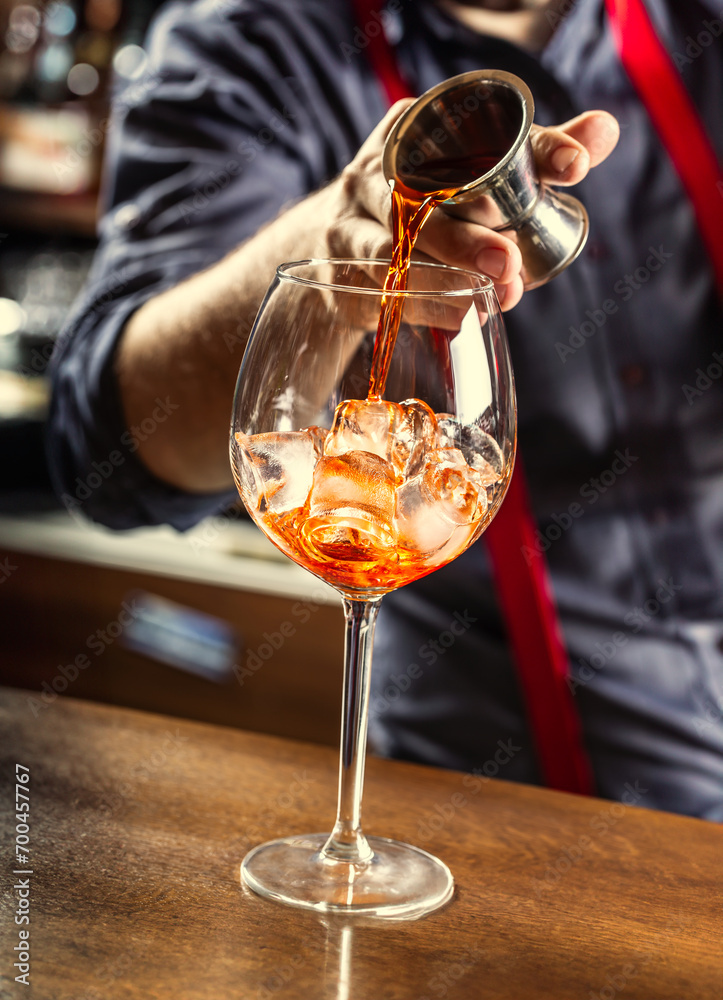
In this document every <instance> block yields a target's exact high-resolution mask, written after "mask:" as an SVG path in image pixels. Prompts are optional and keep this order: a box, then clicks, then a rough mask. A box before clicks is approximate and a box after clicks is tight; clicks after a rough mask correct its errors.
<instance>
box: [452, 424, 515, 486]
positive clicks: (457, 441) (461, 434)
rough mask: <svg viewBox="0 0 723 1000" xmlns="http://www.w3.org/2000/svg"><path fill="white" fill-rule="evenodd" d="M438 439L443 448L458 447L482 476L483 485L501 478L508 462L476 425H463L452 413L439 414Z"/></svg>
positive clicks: (496, 446)
mask: <svg viewBox="0 0 723 1000" xmlns="http://www.w3.org/2000/svg"><path fill="white" fill-rule="evenodd" d="M437 440H438V441H439V447H440V448H459V450H460V451H461V452H462V454H463V455H464V458H465V461H466V462H467V463H468V464H469V465H470V466H471V467H472V468H473V469H476V471H477V472H479V473H480V475H481V476H482V483H483V485H484V486H491V485H493V484H494V483H496V482H497V481H498V480H499V479H500V478H501V476H502V470H503V469H504V464H505V460H504V456H503V455H502V452H501V450H500V447H499V445H498V444H497V442H496V441H495V439H494V438H493V437H490V435H489V434H487V433H486V432H485V431H483V430H481V429H480V428H479V427H476V426H475V425H474V424H463V423H461V422H460V421H459V420H457V418H456V417H453V416H452V415H451V414H449V413H439V414H437Z"/></svg>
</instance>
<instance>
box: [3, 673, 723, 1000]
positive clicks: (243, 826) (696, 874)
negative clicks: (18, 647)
mask: <svg viewBox="0 0 723 1000" xmlns="http://www.w3.org/2000/svg"><path fill="white" fill-rule="evenodd" d="M27 697H28V694H27V693H23V692H19V691H9V690H8V691H4V692H2V699H1V700H0V705H1V708H0V731H1V732H2V757H3V765H2V779H3V784H2V788H1V789H0V796H1V799H0V801H1V802H2V805H1V807H0V813H1V815H2V828H3V830H2V841H1V842H2V845H3V852H4V858H5V872H6V873H11V871H12V858H13V853H12V852H13V851H14V843H15V815H14V809H13V808H12V806H13V804H14V791H13V783H14V780H15V765H16V764H21V765H23V766H25V767H28V768H29V769H30V770H29V774H30V784H29V786H28V787H29V796H30V817H31V821H30V824H29V825H30V834H29V836H30V851H29V852H28V856H29V857H30V858H31V859H32V872H33V874H32V875H31V876H28V877H29V878H30V888H31V894H30V911H29V916H30V923H29V925H28V928H29V931H30V945H31V948H30V952H31V963H30V965H31V971H30V983H31V985H30V987H29V988H28V987H26V986H23V985H21V984H18V983H16V982H14V979H13V975H14V974H15V973H14V970H12V969H11V965H12V962H13V961H14V959H13V958H12V956H13V947H14V945H16V944H17V943H18V927H17V926H16V925H15V922H14V918H13V914H14V913H15V910H16V908H17V905H18V901H17V898H16V895H15V892H14V890H13V888H12V886H13V883H12V882H11V881H9V879H10V878H12V875H11V874H9V875H8V878H6V880H5V893H4V897H3V920H2V939H1V941H0V969H1V970H2V988H1V989H2V996H3V998H5V997H8V998H13V1000H14V998H15V997H30V998H33V1000H131V998H132V1000H167V998H168V1000H170V998H174V1000H236V998H239V1000H240V998H243V1000H247V998H248V1000H270V998H279V1000H301V998H304V1000H306V998H324V1000H326V998H333V1000H367V998H368V1000H392V998H394V1000H396V998H400V1000H401V998H404V1000H425V998H426V1000H432V998H445V1000H455V998H468V997H469V998H478V997H479V998H484V1000H487V998H489V1000H498V998H499V1000H503V998H504V1000H536V998H554V1000H590V998H595V1000H598V998H599V1000H613V998H620V1000H720V997H721V996H723V958H722V957H721V941H722V938H723V934H722V933H721V932H722V920H721V913H722V907H721V904H722V903H723V877H722V875H721V857H722V846H723V835H722V833H721V829H720V828H719V827H718V826H715V825H713V824H709V823H705V822H703V821H699V820H693V819H686V818H681V817H676V816H672V815H670V814H664V813H653V812H651V811H648V810H645V809H642V808H639V807H635V806H623V805H620V804H614V803H610V802H606V801H602V800H599V799H583V798H577V797H574V796H569V795H563V794H559V793H553V792H550V791H546V790H543V789H535V788H529V787H525V786H521V785H513V784H509V783H506V782H503V781H495V780H488V781H482V780H480V779H477V778H475V777H474V776H471V775H467V776H465V775H462V774H459V773H456V772H450V771H441V770H434V769H430V768H423V767H418V766H415V765H410V764H402V763H393V762H389V761H381V760H374V759H371V760H370V761H369V763H368V768H367V785H366V795H365V808H364V816H365V830H366V832H367V833H370V834H372V833H373V834H379V835H383V836H391V837H395V838H398V839H401V840H408V841H410V842H412V843H416V844H418V845H420V846H423V847H425V848H427V849H428V850H431V851H432V852H434V853H436V854H438V855H439V856H440V857H441V858H443V859H444V860H445V861H446V862H447V863H448V864H449V866H450V868H451V869H452V872H453V873H454V875H455V879H456V885H457V889H456V893H455V897H454V899H453V900H452V902H451V903H450V904H449V905H448V906H447V907H445V908H444V909H443V910H440V911H438V912H437V913H435V914H432V915H430V916H428V917H426V918H424V919H422V920H418V921H414V922H395V923H389V922H386V923H385V922H382V921H369V920H367V921H366V922H362V921H355V920H343V919H323V918H320V917H317V916H316V915H314V914H309V913H304V912H303V911H299V910H294V909H290V908H286V907H283V906H280V905H276V904H273V903H270V902H267V901H265V900H262V899H259V898H257V897H256V896H254V895H253V894H252V893H250V892H249V891H247V890H245V889H244V888H242V887H241V885H240V882H239V862H240V861H241V859H242V857H243V856H244V854H245V852H246V851H247V850H248V849H249V848H250V847H252V846H254V845H255V844H257V843H259V842H260V841H262V840H266V839H270V838H273V837H276V836H279V835H285V834H291V833H304V832H312V831H315V832H316V831H322V830H326V829H328V828H329V827H330V824H331V822H332V819H333V811H334V797H335V786H336V755H335V753H334V751H332V750H330V749H328V748H325V747H321V746H314V745H308V744H303V743H295V742H291V741H287V740H282V739H278V738H274V737H268V736H262V735H257V734H249V733H245V732H240V731H237V730H233V729H227V728H222V727H219V726H211V725H204V724H200V723H195V722H184V721H179V720H178V719H175V718H169V717H164V716H158V715H150V714H145V713H141V712H135V711H130V710H126V709H118V708H111V707H104V706H99V705H95V704H90V703H85V702H81V701H75V700H72V699H62V698H59V699H57V701H56V702H55V703H54V704H53V705H52V706H49V708H48V710H47V711H46V712H44V713H43V715H42V716H40V717H39V718H37V719H36V718H34V716H33V713H32V711H30V710H29V708H28V703H27ZM20 867H26V866H24V865H21V866H20ZM18 877H19V878H20V876H18Z"/></svg>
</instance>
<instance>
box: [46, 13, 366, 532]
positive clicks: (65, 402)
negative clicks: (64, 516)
mask: <svg viewBox="0 0 723 1000" xmlns="http://www.w3.org/2000/svg"><path fill="white" fill-rule="evenodd" d="M334 8H336V12H335V11H334ZM346 17H347V13H346V5H339V4H336V5H330V4H324V3H321V2H320V0H305V2H302V3H300V4H298V5H297V4H283V3H281V2H280V0H278V2H273V0H238V2H233V0H222V2H218V0H214V2H210V0H203V2H201V3H195V4H190V5H189V4H187V3H174V4H172V5H171V6H170V7H167V8H165V9H164V10H163V11H162V12H161V14H160V16H159V17H158V18H157V20H156V22H155V24H154V26H153V27H152V30H151V33H150V36H149V39H148V45H147V48H148V62H147V65H146V68H145V70H144V73H143V75H142V77H141V78H140V79H137V80H135V81H132V82H131V83H130V84H129V85H128V86H127V87H126V88H125V89H124V90H122V91H121V92H120V93H118V94H117V95H116V98H115V100H114V107H113V112H112V115H111V119H110V122H109V124H108V129H107V148H106V171H105V177H104V184H103V201H104V203H105V205H106V206H107V210H106V212H105V214H104V217H103V219H102V221H101V223H100V234H99V235H100V244H99V248H98V252H97V254H96V257H95V259H94V264H93V267H92V269H91V273H90V276H89V280H88V283H87V286H86V288H85V291H84V293H83V295H82V297H81V299H80V301H79V302H78V303H77V304H76V305H75V307H74V309H73V312H72V314H71V316H70V318H69V320H68V322H67V325H66V327H65V329H64V330H63V331H62V332H61V335H60V337H59V340H58V343H57V345H56V349H55V352H54V355H53V363H52V366H51V375H52V381H53V397H52V403H51V413H50V419H49V423H48V437H47V444H48V453H49V462H50V466H51V474H52V476H53V480H54V483H55V486H56V489H57V490H58V493H59V495H60V496H61V498H62V500H63V502H64V503H65V505H66V506H67V507H69V508H73V509H74V510H80V511H82V512H83V513H84V514H85V515H86V516H88V517H90V518H91V519H93V520H96V521H99V522H101V523H104V524H106V525H108V526H110V527H113V528H128V527H134V526H138V525H147V524H158V523H170V524H172V525H174V526H175V527H177V528H179V529H185V528H188V527H190V526H191V525H192V524H194V523H195V522H197V521H198V520H199V519H201V518H202V517H203V516H205V515H207V514H209V513H211V512H212V511H214V510H217V509H218V508H219V506H220V505H222V504H223V503H224V502H225V501H228V500H230V499H231V498H232V497H233V494H218V493H214V494H207V495H198V494H196V495H193V494H188V493H184V492H183V491H181V490H178V489H176V488H174V487H173V486H171V485H169V484H168V483H165V482H163V481H161V480H159V479H158V478H156V477H155V476H153V475H152V474H151V473H150V472H149V471H148V470H147V469H146V467H145V466H144V465H143V463H142V462H141V461H140V459H139V458H138V456H137V454H136V453H137V449H138V446H139V443H140V441H141V440H142V437H143V435H148V434H152V433H153V431H154V429H155V426H157V424H158V422H159V421H161V420H164V419H167V418H168V416H169V414H171V413H172V410H173V407H174V406H175V405H176V404H175V402H174V400H173V398H172V397H170V398H168V399H159V400H157V401H156V402H157V406H156V408H155V409H154V410H153V412H152V413H151V414H149V416H148V418H147V419H146V420H144V421H143V422H142V424H141V425H140V427H138V428H129V427H127V426H126V423H125V419H124V416H123V411H122V405H121V400H120V395H119V390H118V386H117V383H116V379H115V375H114V357H115V351H116V347H117V344H118V340H119V336H120V334H121V332H122V330H123V328H124V326H125V323H126V322H127V320H128V319H129V318H130V316H131V315H132V314H133V312H134V311H135V310H136V309H138V308H139V307H140V306H141V305H142V304H143V303H144V302H145V301H146V300H148V299H149V298H151V297H152V296H155V295H157V294H158V293H159V292H161V291H163V290H164V289H166V288H169V287H172V286H174V285H176V284H177V283H178V282H180V281H182V280H184V279H185V278H187V277H189V276H190V275H192V274H195V273H197V272H199V271H201V270H203V269H204V268H206V267H208V266H210V265H212V264H214V263H215V262H217V261H218V260H220V259H221V258H222V257H223V256H224V255H225V254H227V253H228V252H229V251H230V250H232V249H234V248H235V247H236V246H238V245H239V244H240V243H241V242H243V241H244V240H245V239H247V238H248V237H250V236H251V235H253V234H254V233H255V232H256V231H257V230H258V229H259V228H260V227H261V226H262V225H263V224H265V223H266V222H268V221H269V220H271V219H273V218H274V217H275V216H276V215H277V214H278V213H279V212H280V211H281V210H282V209H283V208H284V206H286V205H288V204H289V203H290V202H293V201H294V200H296V199H298V198H299V197H302V196H304V195H306V194H308V193H309V192H311V191H313V190H315V189H317V188H318V187H319V186H321V185H322V184H323V183H325V182H326V181H327V180H328V179H329V178H330V177H332V176H334V175H335V174H336V173H337V172H338V171H339V169H341V167H342V166H343V165H344V164H345V163H346V162H348V160H349V159H350V158H351V157H353V155H354V153H355V151H356V149H357V148H358V146H359V144H360V143H361V141H362V140H363V138H364V135H365V134H366V133H367V132H368V130H369V128H370V127H371V125H373V122H374V116H375V115H378V112H379V111H380V110H381V104H380V102H379V101H377V102H376V104H377V106H376V107H374V103H375V102H374V101H372V102H369V101H368V100H367V102H366V105H365V104H364V101H365V93H364V90H365V88H364V87H363V86H362V87H359V86H357V81H355V80H354V79H353V77H354V75H355V74H356V75H358V74H359V72H360V66H359V60H357V61H356V64H355V65H354V66H353V67H350V66H349V65H348V64H345V63H344V60H343V58H342V54H341V51H340V48H339V44H338V42H337V41H335V39H338V37H339V36H340V35H341V37H344V35H345V33H348V31H349V25H348V24H347V23H346V22H345V20H344V19H345V18H346ZM335 20H336V22H337V23H334V22H335ZM366 89H367V90H368V86H367V88H366ZM355 105H356V106H355ZM370 105H371V106H370ZM230 406H231V401H230V400H229V419H230Z"/></svg>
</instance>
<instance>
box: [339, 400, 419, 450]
mask: <svg viewBox="0 0 723 1000" xmlns="http://www.w3.org/2000/svg"><path fill="white" fill-rule="evenodd" d="M400 419H401V411H400V409H399V406H398V405H397V404H396V403H389V402H387V401H386V400H382V399H347V400H345V401H344V402H343V403H339V405H338V406H337V408H336V413H335V414H334V423H333V424H332V428H331V430H330V431H329V436H328V437H327V439H326V442H325V443H324V454H325V455H346V454H347V453H348V452H350V451H368V452H370V453H371V454H372V455H378V456H379V458H383V459H384V461H385V462H388V461H389V460H390V457H391V450H392V445H393V444H394V432H395V431H396V428H397V426H398V424H399V421H400Z"/></svg>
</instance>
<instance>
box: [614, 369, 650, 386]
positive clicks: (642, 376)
mask: <svg viewBox="0 0 723 1000" xmlns="http://www.w3.org/2000/svg"><path fill="white" fill-rule="evenodd" d="M618 374H619V376H620V381H621V382H622V384H623V385H624V386H625V387H626V388H628V389H637V388H638V387H639V386H641V385H643V384H644V383H645V382H646V381H647V374H646V371H645V369H644V368H643V366H642V365H623V367H622V368H621V369H620V371H619V373H618Z"/></svg>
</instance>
